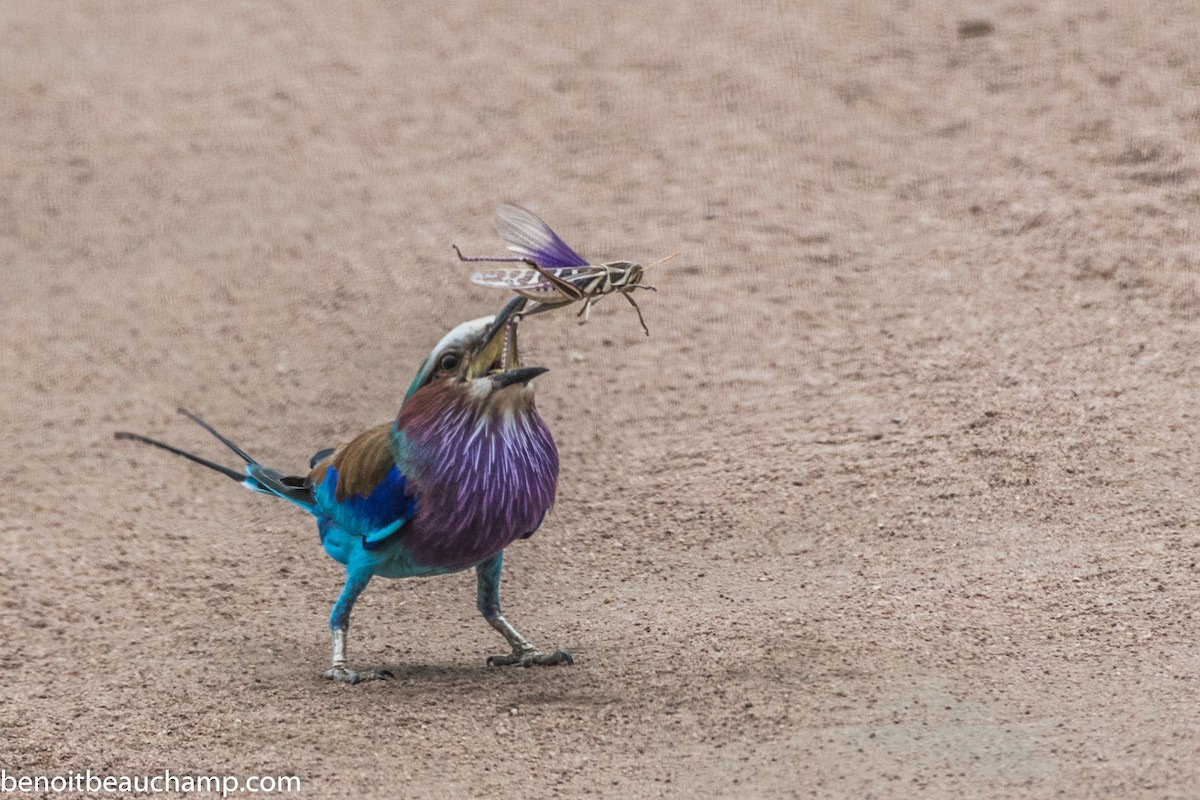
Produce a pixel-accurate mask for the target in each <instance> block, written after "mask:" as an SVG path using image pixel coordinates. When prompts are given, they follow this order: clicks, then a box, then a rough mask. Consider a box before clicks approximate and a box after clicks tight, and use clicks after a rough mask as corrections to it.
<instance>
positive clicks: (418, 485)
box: [117, 297, 572, 683]
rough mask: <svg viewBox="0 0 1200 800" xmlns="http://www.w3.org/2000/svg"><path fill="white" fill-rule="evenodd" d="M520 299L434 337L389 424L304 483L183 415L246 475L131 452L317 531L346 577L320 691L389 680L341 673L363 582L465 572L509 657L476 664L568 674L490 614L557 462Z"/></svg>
mask: <svg viewBox="0 0 1200 800" xmlns="http://www.w3.org/2000/svg"><path fill="white" fill-rule="evenodd" d="M524 304H525V300H524V299H523V298H519V297H518V298H514V299H513V300H512V301H511V302H509V303H508V305H506V306H505V307H504V309H503V310H502V311H501V312H500V313H499V314H497V315H496V316H495V317H484V318H482V319H477V320H474V321H471V322H464V323H463V324H461V325H459V326H458V327H457V328H455V329H454V330H452V331H450V332H449V333H448V334H446V336H445V337H443V338H442V340H441V341H440V342H438V343H437V345H436V346H435V347H434V348H433V351H432V352H431V353H430V354H429V357H428V358H426V359H425V362H424V363H423V364H422V365H421V368H420V369H419V370H418V371H417V375H416V377H415V378H414V379H413V381H412V384H411V386H410V387H409V389H408V393H407V395H406V396H405V398H404V402H403V403H402V405H401V406H400V413H399V414H398V416H397V417H396V419H394V420H392V421H391V422H388V423H385V424H383V425H379V426H377V427H374V428H371V429H370V430H367V431H366V432H364V433H362V434H360V435H359V436H357V437H356V438H354V439H352V440H350V441H349V442H348V443H346V444H344V445H342V446H341V447H338V448H334V449H329V450H322V451H321V452H319V453H317V454H316V455H315V456H313V458H312V461H311V462H310V467H311V471H310V472H309V473H308V474H307V475H286V474H284V473H283V472H280V471H279V470H275V469H271V468H270V467H265V466H263V465H262V464H260V463H259V462H258V461H257V460H255V459H254V458H252V457H251V456H249V455H247V454H246V452H245V451H243V450H242V449H241V448H240V447H238V446H237V445H236V444H234V443H233V442H231V441H230V440H229V439H227V438H225V437H224V436H222V435H221V434H220V433H218V432H217V431H216V430H214V429H213V428H212V427H210V426H209V425H208V424H207V423H205V422H204V421H202V420H201V419H199V418H198V417H196V416H194V415H193V414H191V413H190V412H187V411H185V410H183V409H180V411H181V413H183V414H185V415H187V416H188V417H189V418H190V419H192V420H193V421H194V422H196V423H198V424H199V425H201V426H202V427H204V429H205V430H207V431H208V432H209V433H211V434H212V435H213V436H215V437H216V438H217V439H219V440H220V441H221V442H222V443H224V444H225V445H226V446H227V447H229V448H230V449H231V450H233V451H234V452H235V453H237V455H238V456H239V457H240V458H242V459H243V460H244V461H245V462H246V466H245V469H244V471H238V470H235V469H230V468H229V467H226V466H224V465H221V464H218V463H216V462H213V461H209V460H208V459H206V458H203V457H201V456H198V455H195V454H194V453H189V452H186V451H184V450H181V449H179V448H177V447H174V446H172V445H168V444H164V443H163V442H159V441H156V440H154V439H150V438H147V437H145V436H141V435H139V434H132V433H124V432H121V433H118V434H117V438H118V439H134V440H137V441H140V442H145V443H147V444H152V445H154V446H156V447H161V448H163V449H165V450H169V451H170V452H172V453H176V454H178V455H181V456H184V457H185V458H188V459H191V460H192V461H194V462H196V463H198V464H202V465H204V466H206V467H208V468H210V469H213V470H216V471H217V472H220V473H222V474H224V475H227V476H229V477H230V478H233V479H234V480H236V481H238V482H239V483H241V484H242V485H244V486H246V487H247V488H249V489H252V490H254V491H256V492H262V493H264V494H271V495H275V496H276V497H281V498H283V499H284V500H288V501H291V502H292V503H295V504H296V505H298V506H300V507H301V508H303V509H304V510H306V511H308V512H309V513H311V514H312V515H313V516H315V517H316V518H317V530H318V532H319V534H320V538H321V545H322V546H323V547H324V548H325V552H326V553H328V554H329V555H330V556H331V557H332V558H333V559H334V560H335V561H337V562H339V563H341V564H343V565H345V567H346V584H345V587H344V588H343V589H342V592H341V594H340V595H339V596H338V599H337V601H336V602H335V603H334V604H333V611H332V613H331V614H330V618H329V627H330V628H331V629H332V630H333V665H332V666H331V667H330V668H329V669H328V670H326V671H325V673H324V675H325V677H326V678H330V679H332V680H335V681H346V682H349V683H357V682H358V681H360V680H371V679H380V678H388V677H391V673H389V672H387V671H386V670H382V669H373V670H370V671H366V672H355V671H354V670H351V669H350V668H349V667H348V666H347V664H346V633H347V631H348V630H349V627H350V611H351V609H352V608H353V607H354V601H355V600H356V599H357V598H358V596H359V594H361V593H362V591H363V589H365V588H366V587H367V583H368V582H369V581H370V580H371V578H372V577H374V576H376V575H378V576H380V577H384V578H406V577H410V576H424V575H439V574H443V573H447V572H457V571H459V570H464V569H468V568H470V567H475V571H476V575H477V604H478V608H479V611H480V613H482V614H483V617H484V619H486V620H487V621H488V624H490V625H491V626H492V627H493V628H495V629H496V630H497V631H499V632H500V633H501V634H503V635H504V638H505V639H507V640H508V643H509V645H510V646H511V647H512V652H511V653H508V654H505V655H501V656H492V657H491V658H489V659H488V664H496V665H507V664H520V665H523V666H531V665H534V664H571V663H572V659H571V656H570V654H569V653H568V652H567V651H566V650H556V651H554V652H552V653H543V652H539V651H538V650H537V648H535V647H534V646H533V645H532V644H530V643H529V642H528V641H527V640H526V639H525V638H524V637H523V636H521V634H520V633H518V632H517V629H516V628H514V627H513V626H512V624H511V623H509V622H508V620H506V619H505V618H504V616H503V615H502V614H501V613H500V570H501V564H502V560H503V558H504V548H506V547H507V546H508V545H510V544H511V543H512V542H514V541H515V540H517V539H521V538H526V537H528V536H530V535H532V534H533V532H534V531H536V530H537V529H538V526H539V525H541V523H542V520H543V519H544V518H545V516H546V513H547V512H548V511H549V510H550V507H551V505H553V503H554V493H555V488H556V485H557V481H558V450H557V449H556V448H555V446H554V440H553V438H551V436H550V431H549V430H548V429H547V428H546V424H545V422H543V421H542V418H541V417H540V416H538V413H537V408H536V407H535V405H534V400H533V387H532V385H531V383H530V382H531V381H532V380H533V379H534V378H535V377H537V376H538V375H541V374H542V373H543V372H545V371H546V369H545V368H544V367H525V366H522V365H521V363H520V357H519V355H518V350H517V325H518V322H519V318H520V312H521V310H522V309H523V307H524Z"/></svg>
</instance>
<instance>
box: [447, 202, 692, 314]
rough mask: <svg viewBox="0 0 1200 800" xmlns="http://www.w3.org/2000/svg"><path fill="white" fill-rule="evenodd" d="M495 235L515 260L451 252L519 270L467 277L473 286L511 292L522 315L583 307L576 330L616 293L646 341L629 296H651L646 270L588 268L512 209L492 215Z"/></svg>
mask: <svg viewBox="0 0 1200 800" xmlns="http://www.w3.org/2000/svg"><path fill="white" fill-rule="evenodd" d="M496 229H497V231H499V233H500V236H501V237H502V238H503V239H504V240H505V241H506V242H507V243H508V249H509V251H511V252H512V253H515V254H516V257H515V258H513V257H509V258H472V257H468V256H464V255H463V254H462V251H460V250H459V249H458V247H457V246H456V247H455V248H454V251H455V252H456V253H458V257H459V259H461V260H462V261H487V262H500V263H520V264H524V266H521V267H503V268H497V269H492V270H487V271H484V272H477V273H475V274H474V275H472V276H471V281H472V283H476V284H478V285H480V286H491V287H495V288H500V289H510V290H512V291H514V292H516V293H517V294H519V295H521V296H523V297H525V298H528V299H529V300H530V301H532V304H531V305H530V306H527V307H526V310H525V311H524V315H529V314H534V313H539V312H541V311H547V310H549V309H551V308H557V307H559V306H565V305H569V304H571V303H576V302H579V301H583V308H581V309H580V310H579V313H578V316H579V317H580V324H582V323H584V322H587V320H588V317H589V315H590V314H591V309H592V306H593V305H594V304H595V303H596V301H598V300H599V299H600V298H602V297H604V296H605V295H608V294H613V293H614V292H615V293H618V294H620V295H621V296H623V297H624V298H625V299H626V300H628V301H629V304H630V305H632V306H633V307H634V309H635V310H636V311H637V315H638V321H639V322H640V323H641V324H642V330H644V331H645V332H646V335H647V336H649V335H650V330H649V329H648V328H647V327H646V321H645V320H644V319H643V318H642V310H641V309H640V308H638V304H637V302H636V301H635V300H634V299H633V298H632V297H631V296H630V292H632V291H633V290H634V289H647V290H650V291H655V289H654V287H653V286H648V285H646V284H644V283H642V277H643V275H644V274H645V271H646V269H647V267H643V266H642V265H641V264H637V263H634V262H632V261H613V262H610V263H607V264H589V263H588V262H587V261H586V260H585V259H584V258H583V257H582V256H580V255H579V254H578V253H576V252H575V251H574V250H572V249H571V248H570V247H568V246H567V244H566V243H565V242H563V240H562V239H560V238H559V237H558V235H557V234H556V233H555V232H554V231H553V230H551V228H550V226H549V225H547V224H546V223H545V222H543V221H542V220H541V219H540V218H538V216H537V215H536V214H534V213H533V212H532V211H529V210H528V209H525V208H522V207H521V206H518V205H513V204H511V203H506V204H505V205H502V206H500V207H499V208H498V209H497V210H496ZM675 255H678V254H675ZM670 258H674V255H671V256H668V257H667V258H664V259H660V260H659V261H656V262H655V264H659V263H662V262H663V261H666V260H668V259H670ZM649 266H654V264H651V265H649Z"/></svg>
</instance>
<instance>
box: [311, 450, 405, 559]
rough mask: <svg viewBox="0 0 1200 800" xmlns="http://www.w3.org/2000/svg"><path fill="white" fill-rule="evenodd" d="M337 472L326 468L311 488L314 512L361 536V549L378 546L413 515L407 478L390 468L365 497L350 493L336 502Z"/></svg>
mask: <svg viewBox="0 0 1200 800" xmlns="http://www.w3.org/2000/svg"><path fill="white" fill-rule="evenodd" d="M337 482H338V471H337V469H336V468H335V467H332V466H331V467H329V468H328V469H327V470H325V474H324V475H323V476H322V477H321V481H320V483H318V484H317V485H316V486H315V487H313V497H314V499H315V500H316V504H317V510H318V512H319V514H320V515H323V516H325V517H327V518H329V519H330V520H332V521H333V522H334V523H336V524H337V526H338V527H339V528H341V529H342V530H344V531H346V532H347V533H351V534H354V535H357V536H361V537H363V547H364V548H365V549H367V550H372V549H375V548H377V547H380V546H381V545H383V544H384V542H386V541H387V540H388V539H390V538H391V537H392V536H395V535H396V534H397V533H399V532H400V531H401V529H403V527H404V525H405V523H407V522H408V521H409V520H410V519H412V517H413V514H414V513H416V498H414V497H411V496H410V495H408V494H406V492H405V489H406V487H407V483H408V481H407V479H406V478H405V477H404V474H403V473H402V472H400V468H399V467H397V466H392V468H391V469H389V470H388V471H387V472H386V473H385V474H384V476H383V478H382V479H381V480H380V481H379V483H378V484H376V485H375V488H374V489H372V490H371V492H370V493H369V494H367V495H365V496H363V495H360V494H352V495H350V496H348V497H343V498H342V499H341V500H338V499H337Z"/></svg>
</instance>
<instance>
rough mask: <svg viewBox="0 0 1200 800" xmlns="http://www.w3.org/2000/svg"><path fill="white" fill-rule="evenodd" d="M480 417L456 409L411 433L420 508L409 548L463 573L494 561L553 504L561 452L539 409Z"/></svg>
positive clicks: (407, 435) (407, 448)
mask: <svg viewBox="0 0 1200 800" xmlns="http://www.w3.org/2000/svg"><path fill="white" fill-rule="evenodd" d="M479 411H480V409H478V408H471V407H470V404H464V405H463V406H458V405H457V404H454V405H451V406H450V407H449V408H447V407H443V408H442V409H440V412H441V413H438V414H434V415H431V418H429V419H428V420H427V421H426V420H421V419H415V420H410V421H409V424H408V425H407V426H406V427H405V429H404V435H403V450H404V453H403V454H402V455H403V461H405V462H407V465H408V467H409V468H408V469H406V470H405V471H406V472H408V473H409V474H410V475H411V477H412V479H413V487H414V489H415V494H416V506H417V508H416V516H415V518H414V519H413V521H412V522H411V523H410V524H409V530H408V531H407V532H406V533H405V534H404V536H403V543H404V546H405V549H407V550H408V552H409V553H410V555H411V557H412V558H413V559H414V560H415V561H416V562H418V563H420V564H422V565H425V566H432V567H439V568H445V569H464V568H466V567H470V566H472V565H474V564H477V563H479V562H480V561H483V560H484V559H486V558H490V557H491V556H493V555H495V554H496V553H498V552H499V551H501V550H503V549H504V548H505V547H507V546H508V545H509V544H510V543H512V542H513V541H514V540H515V539H518V538H520V537H522V536H525V535H527V534H529V533H531V532H532V531H533V530H534V529H535V528H536V527H537V526H538V524H539V523H540V522H541V520H542V517H543V516H544V515H545V513H546V512H547V511H548V510H549V509H550V506H551V505H553V503H554V492H555V489H556V487H557V483H558V450H557V448H556V447H555V446H554V439H553V438H551V436H550V431H549V430H548V429H547V428H546V424H545V423H544V422H543V421H542V418H541V417H540V416H538V413H537V411H536V410H535V409H534V408H533V406H532V403H531V404H530V405H529V406H528V408H525V409H507V410H505V411H504V412H501V413H496V414H486V413H485V415H484V416H483V417H481V416H480V415H479Z"/></svg>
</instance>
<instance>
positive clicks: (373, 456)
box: [308, 422, 396, 503]
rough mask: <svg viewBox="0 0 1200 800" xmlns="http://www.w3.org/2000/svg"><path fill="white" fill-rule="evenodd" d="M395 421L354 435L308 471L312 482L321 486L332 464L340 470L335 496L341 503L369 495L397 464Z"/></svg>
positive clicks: (338, 471)
mask: <svg viewBox="0 0 1200 800" xmlns="http://www.w3.org/2000/svg"><path fill="white" fill-rule="evenodd" d="M392 424H393V423H390V422H385V423H384V424H382V425H379V426H378V427H375V428H371V429H370V430H368V431H365V432H363V433H360V434H359V435H358V436H356V437H355V438H354V439H351V440H350V441H349V442H347V443H346V444H344V445H342V446H341V447H339V448H338V449H337V450H334V451H333V452H332V453H331V454H329V455H328V456H326V457H325V458H323V459H321V461H319V462H318V463H317V465H316V466H315V467H314V468H313V471H312V472H310V473H309V474H308V482H309V484H310V485H312V486H319V485H320V483H321V481H323V480H324V479H325V473H326V472H327V471H328V470H329V468H330V467H333V468H334V469H336V470H337V474H338V482H337V488H336V489H335V492H334V497H335V498H336V499H337V501H338V502H339V503H340V502H342V501H343V500H345V499H346V498H348V497H353V496H354V495H358V496H359V497H366V496H368V495H369V494H371V492H372V491H374V489H375V487H376V486H378V485H379V482H380V481H381V480H383V476H384V475H387V473H388V470H390V469H391V468H392V467H394V466H395V465H396V460H395V459H394V458H392V450H391V448H390V447H389V441H390V435H391V430H392Z"/></svg>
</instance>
